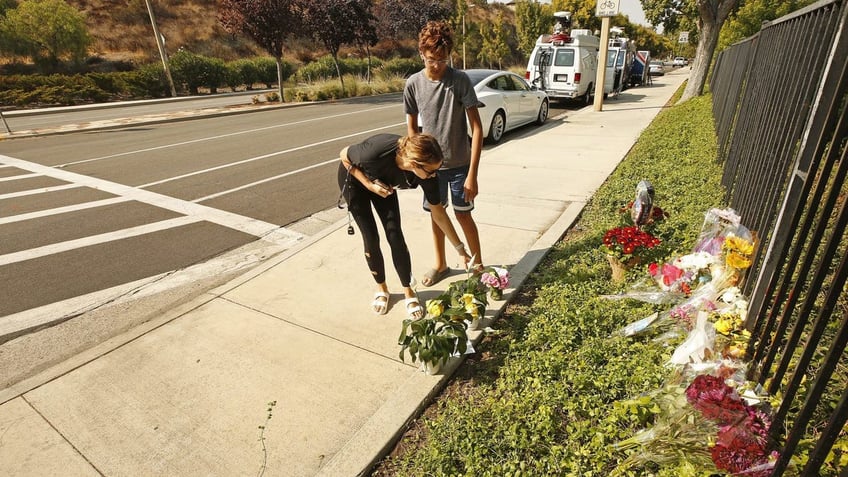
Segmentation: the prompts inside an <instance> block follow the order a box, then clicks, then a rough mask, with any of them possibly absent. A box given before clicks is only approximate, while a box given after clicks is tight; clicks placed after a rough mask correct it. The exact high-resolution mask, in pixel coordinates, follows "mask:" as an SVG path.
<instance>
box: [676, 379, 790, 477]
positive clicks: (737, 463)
mask: <svg viewBox="0 0 848 477" xmlns="http://www.w3.org/2000/svg"><path fill="white" fill-rule="evenodd" d="M686 399H687V401H688V402H689V404H691V405H692V407H693V408H695V409H697V410H698V411H699V412H700V413H701V415H702V416H704V417H705V418H707V419H709V420H711V421H713V422H715V423H716V424H717V425H718V426H719V427H718V432H717V433H716V438H715V443H714V445H713V446H712V447H711V449H710V454H711V456H712V459H713V462H714V463H715V466H716V468H718V469H719V470H724V471H727V472H730V473H731V474H734V475H736V474H742V473H744V475H752V476H755V477H768V476H769V475H771V468H772V466H773V465H774V462H775V461H776V454H775V453H773V452H770V449H771V447H772V446H771V445H770V443H769V439H768V430H769V427H770V426H771V418H770V417H769V415H768V414H766V413H765V412H763V411H761V410H759V409H757V408H755V407H754V406H751V405H749V404H747V403H746V402H745V401H744V400H743V399H742V397H741V396H740V395H739V394H738V393H737V392H736V389H735V388H733V387H731V386H729V385H728V384H727V382H726V380H725V379H723V378H721V377H718V376H711V375H699V376H696V377H695V379H694V380H693V381H692V383H691V384H690V385H689V386H688V387H687V388H686Z"/></svg>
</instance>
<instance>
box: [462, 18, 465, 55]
mask: <svg viewBox="0 0 848 477" xmlns="http://www.w3.org/2000/svg"><path fill="white" fill-rule="evenodd" d="M462 69H465V12H463V13H462Z"/></svg>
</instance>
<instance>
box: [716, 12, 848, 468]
mask: <svg viewBox="0 0 848 477" xmlns="http://www.w3.org/2000/svg"><path fill="white" fill-rule="evenodd" d="M846 23H848V7H846V1H845V0H824V1H820V2H817V3H815V4H813V5H810V6H808V7H806V8H803V9H801V10H798V11H797V12H794V13H792V14H790V15H787V16H785V17H782V18H779V19H777V20H775V21H773V22H770V23H765V24H764V25H763V27H762V29H761V30H760V32H759V33H757V34H756V35H754V36H753V37H751V38H748V39H746V40H743V41H741V42H739V43H737V44H736V45H734V46H732V47H731V48H729V49H727V50H725V51H723V52H721V54H720V55H719V56H718V58H717V62H716V65H715V68H714V71H713V75H712V79H711V84H710V86H711V90H712V93H713V114H714V117H715V124H716V132H717V136H718V149H719V159H720V160H722V161H724V175H723V177H722V184H723V185H724V186H725V187H726V190H727V201H728V203H729V205H730V206H731V207H733V208H734V209H735V210H736V211H737V212H738V213H739V214H740V215H741V216H742V218H743V221H744V222H745V224H746V225H747V226H748V227H749V228H750V229H751V230H755V231H757V232H758V234H759V237H760V239H761V241H762V243H761V246H760V247H758V251H757V254H756V257H755V260H754V265H752V267H751V269H750V270H749V280H748V282H747V283H746V285H745V290H743V291H744V292H745V293H746V294H747V295H748V296H749V297H750V307H749V310H748V313H749V314H748V322H747V326H748V328H749V330H751V332H752V339H751V341H750V344H749V348H748V353H747V357H748V358H749V359H750V361H751V368H750V370H749V375H748V377H749V379H752V380H755V381H757V382H759V383H760V384H762V385H764V386H765V387H766V389H767V391H768V392H769V393H770V394H772V395H781V396H782V402H781V405H780V408H779V409H777V410H776V411H775V414H774V417H773V424H772V427H771V429H770V437H772V438H773V439H775V442H777V443H779V444H780V446H779V451H780V457H779V459H778V461H777V463H776V464H775V467H774V470H773V471H772V474H771V475H773V476H775V477H777V476H781V475H784V473H785V472H786V471H787V468H788V467H789V466H790V461H791V459H792V457H793V455H796V454H797V453H798V449H799V444H800V443H801V441H802V439H805V438H810V436H811V435H813V436H815V438H814V440H815V446H814V448H813V449H812V450H811V451H810V452H809V454H808V460H807V461H806V463H803V469H801V470H800V475H805V476H806V475H820V471H821V469H822V466H823V463H824V462H825V459H826V457H827V455H828V453H829V452H830V451H831V450H832V448H833V444H834V442H835V441H836V439H837V437H838V436H839V435H840V433H842V432H845V431H844V426H845V423H846V419H848V390H846V389H845V387H844V383H845V380H846V376H845V373H846V372H845V370H846V369H847V368H848V358H846V356H845V347H846V343H848V297H846V294H845V284H846V278H848V250H846V248H848V236H846V223H848V186H846V183H845V175H846V173H848V157H846V151H848V118H846V109H848V29H846ZM837 373H839V374H837ZM840 383H841V384H842V385H843V386H842V387H841V388H840V387H835V385H839V384H840ZM811 429H814V430H811ZM799 467H800V465H799ZM840 475H843V476H844V475H848V468H843V469H841V474H840Z"/></svg>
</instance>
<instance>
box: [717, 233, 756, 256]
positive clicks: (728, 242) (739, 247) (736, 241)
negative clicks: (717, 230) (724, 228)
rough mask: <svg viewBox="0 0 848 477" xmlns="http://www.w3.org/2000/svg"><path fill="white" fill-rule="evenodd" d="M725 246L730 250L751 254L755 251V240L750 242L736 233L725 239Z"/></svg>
mask: <svg viewBox="0 0 848 477" xmlns="http://www.w3.org/2000/svg"><path fill="white" fill-rule="evenodd" d="M724 248H726V249H728V250H730V251H735V252H739V253H740V254H742V255H751V254H752V253H754V243H753V242H749V241H747V240H745V239H743V238H742V237H737V236H735V235H731V236H730V237H727V239H725V241H724Z"/></svg>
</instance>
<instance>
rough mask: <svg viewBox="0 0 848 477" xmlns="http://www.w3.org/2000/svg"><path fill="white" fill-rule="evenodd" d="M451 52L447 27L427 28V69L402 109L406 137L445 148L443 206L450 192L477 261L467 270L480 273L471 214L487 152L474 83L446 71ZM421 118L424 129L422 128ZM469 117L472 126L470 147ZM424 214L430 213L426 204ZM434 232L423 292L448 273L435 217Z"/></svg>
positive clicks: (422, 38)
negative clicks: (426, 137)
mask: <svg viewBox="0 0 848 477" xmlns="http://www.w3.org/2000/svg"><path fill="white" fill-rule="evenodd" d="M452 49H453V34H452V32H451V30H450V27H449V26H448V24H447V23H445V22H433V21H431V22H428V23H427V24H426V25H424V28H422V29H421V32H420V33H419V35H418V50H419V52H420V54H421V59H423V60H424V69H423V70H421V71H419V72H417V73H415V74H413V75H412V76H410V77H409V79H407V81H406V87H405V88H404V91H403V103H404V111H405V113H406V126H407V134H408V135H414V134H418V133H419V127H420V128H421V129H420V131H421V132H424V133H428V134H432V135H433V136H435V137H436V139H437V140H438V142H439V145H440V146H441V147H442V151H443V153H444V162H443V163H442V167H441V168H440V169H439V172H438V174H437V177H438V179H439V193H440V196H441V200H442V204H443V205H445V206H447V203H448V192H450V196H451V199H450V200H451V203H452V204H453V210H454V213H455V214H456V220H457V222H459V225H460V227H462V232H463V234H464V235H465V240H466V242H468V248H469V250H470V252H471V254H472V256H473V257H474V259H473V263H470V264H468V265H469V266H471V267H473V268H474V269H475V270H477V269H480V268H482V263H483V259H482V256H481V253H480V235H479V232H478V230H477V224H476V223H474V218H473V217H472V216H471V211H472V210H474V198H475V197H476V196H477V192H478V189H477V168H478V166H479V164H480V151H481V149H482V146H483V127H482V125H481V123H480V113H479V112H478V111H477V108H478V106H480V102H479V101H478V99H477V93H476V92H475V91H474V86H473V85H472V84H471V80H469V79H468V75H466V74H465V73H464V72H462V71H459V70H455V69H453V68H452V67H450V66H448V61H449V59H450V54H451V50H452ZM419 115H420V118H421V124H418V117H419ZM466 116H467V118H468V124H470V125H471V142H470V144H469V141H468V127H467V125H466V121H465V120H466ZM424 209H425V210H430V209H429V206H428V204H427V203H426V201H425V203H424ZM431 228H432V231H433V242H434V246H435V252H436V264H435V266H434V267H433V268H432V269H431V270H429V271H428V272H427V273H426V274H425V275H424V278H423V279H422V280H421V283H422V284H423V285H425V286H431V285H434V284H436V283H437V282H439V281H440V280H442V279H443V278H444V277H445V276H447V274H448V273H449V272H450V268H448V266H447V261H446V259H445V234H444V232H442V229H441V228H440V227H439V226H438V224H436V222H435V221H433V220H432V215H431ZM460 245H462V244H460Z"/></svg>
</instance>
